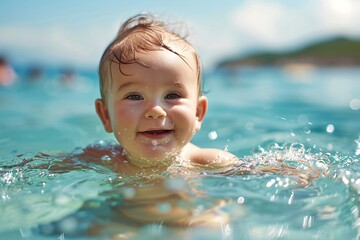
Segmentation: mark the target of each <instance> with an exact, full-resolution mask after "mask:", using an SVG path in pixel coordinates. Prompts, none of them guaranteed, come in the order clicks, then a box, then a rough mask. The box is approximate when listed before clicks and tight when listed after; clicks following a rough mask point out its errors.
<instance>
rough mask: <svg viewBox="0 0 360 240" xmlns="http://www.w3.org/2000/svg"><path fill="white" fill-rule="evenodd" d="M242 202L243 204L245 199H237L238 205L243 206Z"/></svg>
mask: <svg viewBox="0 0 360 240" xmlns="http://www.w3.org/2000/svg"><path fill="white" fill-rule="evenodd" d="M244 202H245V198H244V197H238V199H237V203H238V204H244Z"/></svg>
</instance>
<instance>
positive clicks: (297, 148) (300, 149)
mask: <svg viewBox="0 0 360 240" xmlns="http://www.w3.org/2000/svg"><path fill="white" fill-rule="evenodd" d="M289 150H290V153H292V154H294V155H295V156H298V157H300V156H302V155H303V154H304V153H305V146H304V144H302V143H297V142H294V143H292V144H291V145H290V149H289Z"/></svg>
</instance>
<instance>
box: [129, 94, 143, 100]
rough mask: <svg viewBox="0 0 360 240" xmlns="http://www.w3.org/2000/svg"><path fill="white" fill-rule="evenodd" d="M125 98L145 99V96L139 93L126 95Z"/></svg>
mask: <svg viewBox="0 0 360 240" xmlns="http://www.w3.org/2000/svg"><path fill="white" fill-rule="evenodd" d="M125 99H127V100H132V101H139V100H143V99H144V98H143V97H142V96H141V95H139V94H129V95H127V96H126V97H125Z"/></svg>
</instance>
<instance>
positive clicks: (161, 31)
mask: <svg viewBox="0 0 360 240" xmlns="http://www.w3.org/2000/svg"><path fill="white" fill-rule="evenodd" d="M165 40H170V41H180V42H182V43H184V44H185V46H186V47H187V48H188V49H189V50H190V51H192V53H193V55H194V58H195V62H196V68H197V69H196V71H197V82H198V92H199V95H200V94H201V80H200V79H201V65H200V59H199V55H198V53H197V52H196V50H195V49H194V48H193V47H192V45H191V44H190V43H189V42H188V41H187V40H186V37H185V36H180V34H179V33H176V32H175V31H172V30H170V28H169V27H168V26H166V24H165V23H164V22H163V21H161V20H159V19H157V18H156V17H155V16H154V15H152V14H138V15H135V16H133V17H131V18H129V19H128V20H127V21H126V22H124V23H123V25H122V26H121V27H120V30H119V32H118V34H117V36H116V37H115V39H114V40H113V41H112V42H111V43H110V44H109V45H108V47H107V48H106V49H105V51H104V53H103V55H102V57H101V60H100V64H99V77H100V93H101V98H102V99H103V100H105V99H106V88H107V87H108V85H109V84H110V83H111V81H112V76H111V64H112V63H117V64H119V71H120V72H121V73H122V74H123V75H127V74H125V73H124V72H123V71H122V69H121V65H123V64H132V63H137V64H140V65H142V66H144V67H148V66H147V65H146V64H145V63H144V62H142V61H141V59H140V58H138V57H137V54H138V53H143V52H149V51H156V50H159V49H165V50H167V51H170V52H172V53H174V54H176V55H177V56H178V57H179V58H181V59H182V60H183V61H184V62H185V63H186V64H187V65H188V66H189V67H190V68H191V66H190V65H189V64H188V63H187V61H186V59H185V58H184V57H183V56H182V55H181V54H180V53H178V52H176V51H174V50H173V49H172V48H171V47H170V46H169V45H167V44H165Z"/></svg>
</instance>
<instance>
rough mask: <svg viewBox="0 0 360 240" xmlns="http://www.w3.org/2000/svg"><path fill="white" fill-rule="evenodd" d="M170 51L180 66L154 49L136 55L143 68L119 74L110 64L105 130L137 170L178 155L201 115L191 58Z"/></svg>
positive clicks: (201, 101)
mask: <svg viewBox="0 0 360 240" xmlns="http://www.w3.org/2000/svg"><path fill="white" fill-rule="evenodd" d="M170 47H171V48H173V50H175V51H177V52H178V53H179V54H181V55H182V56H183V57H184V60H185V61H186V62H184V60H182V59H181V58H180V57H179V56H177V55H176V54H174V53H172V52H170V51H168V50H165V49H159V50H158V51H151V52H146V53H140V54H137V57H138V58H140V60H141V62H143V63H144V64H146V66H148V67H144V66H142V65H140V64H137V63H133V64H122V65H121V71H122V73H121V72H120V71H119V65H118V64H115V63H112V65H111V72H112V83H111V84H110V86H111V87H109V89H108V96H109V97H108V100H107V106H108V110H109V120H110V123H111V130H112V131H113V132H114V134H115V137H116V139H117V140H118V141H119V143H120V144H121V145H122V146H123V147H124V149H125V150H126V153H127V157H128V160H129V161H130V162H132V163H133V164H135V165H138V166H157V165H159V164H161V163H164V161H165V162H166V160H167V159H172V158H173V156H175V155H177V154H179V153H180V151H181V150H182V149H183V148H184V147H185V146H186V144H188V143H189V142H190V140H191V138H192V136H193V135H194V133H195V132H196V131H197V130H199V129H200V126H201V122H202V120H203V117H204V115H205V112H206V108H207V100H206V98H205V97H199V95H198V82H197V68H196V63H195V58H194V56H193V54H192V53H191V52H190V51H189V50H186V49H184V48H183V47H179V46H176V45H174V46H170ZM123 73H124V74H123ZM111 130H110V131H111Z"/></svg>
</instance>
